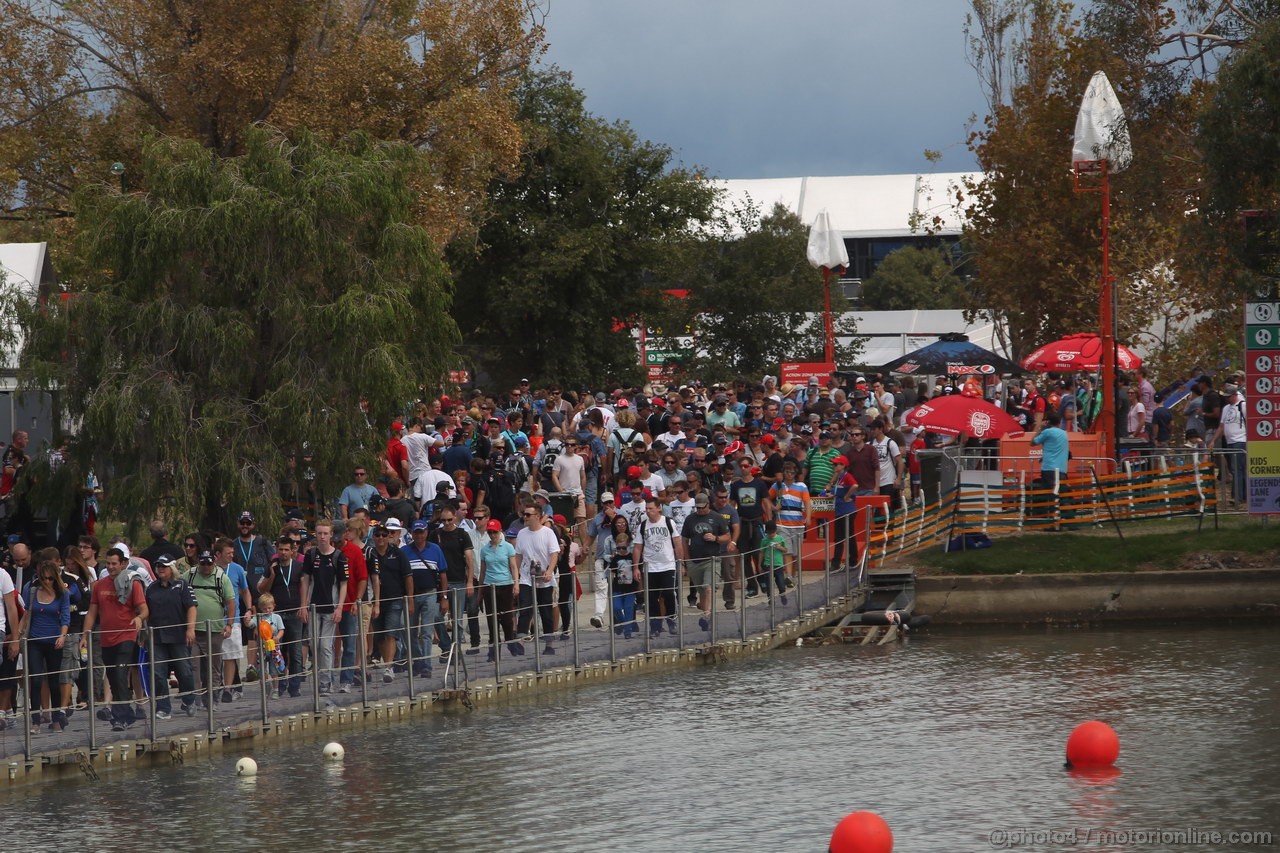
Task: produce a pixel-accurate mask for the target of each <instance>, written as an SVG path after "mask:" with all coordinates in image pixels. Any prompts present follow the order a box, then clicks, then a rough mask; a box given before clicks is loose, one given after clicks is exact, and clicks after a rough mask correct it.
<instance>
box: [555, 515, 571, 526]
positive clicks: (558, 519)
mask: <svg viewBox="0 0 1280 853" xmlns="http://www.w3.org/2000/svg"><path fill="white" fill-rule="evenodd" d="M551 520H552V521H554V522H555V523H556V524H558V525H560V526H561V527H564V526H565V525H566V524H568V523H569V519H567V518H565V517H564V516H563V515H561V514H560V513H558V512H557V513H556V514H555V515H553V516H551Z"/></svg>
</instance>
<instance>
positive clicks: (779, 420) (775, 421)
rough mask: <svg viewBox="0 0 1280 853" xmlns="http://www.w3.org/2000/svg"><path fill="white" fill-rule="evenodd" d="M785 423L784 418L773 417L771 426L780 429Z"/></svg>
mask: <svg viewBox="0 0 1280 853" xmlns="http://www.w3.org/2000/svg"><path fill="white" fill-rule="evenodd" d="M786 425H787V421H786V418H774V419H773V428H774V429H775V430H779V429H782V428H783V427H784V426H786Z"/></svg>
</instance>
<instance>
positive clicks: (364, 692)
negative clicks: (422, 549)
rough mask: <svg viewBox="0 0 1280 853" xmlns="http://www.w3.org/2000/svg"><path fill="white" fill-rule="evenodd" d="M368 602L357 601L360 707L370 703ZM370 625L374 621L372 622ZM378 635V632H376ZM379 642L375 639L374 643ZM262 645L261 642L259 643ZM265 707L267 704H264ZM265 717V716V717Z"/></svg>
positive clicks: (375, 634)
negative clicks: (366, 633) (366, 626)
mask: <svg viewBox="0 0 1280 853" xmlns="http://www.w3.org/2000/svg"><path fill="white" fill-rule="evenodd" d="M366 603H368V602H364V601H358V602H356V636H357V637H358V638H359V645H357V646H356V654H357V655H359V657H360V707H361V708H366V707H368V705H369V638H368V637H366V636H365V633H364V613H363V612H362V611H363V609H364V605H365V604H366ZM369 624H370V627H372V625H373V623H372V622H370V623H369ZM374 636H375V637H376V636H377V632H374ZM377 644H378V643H377V641H376V640H375V641H374V645H375V646H376V645H377ZM259 645H261V644H259ZM263 707H265V705H264V706H263ZM264 719H265V718H264Z"/></svg>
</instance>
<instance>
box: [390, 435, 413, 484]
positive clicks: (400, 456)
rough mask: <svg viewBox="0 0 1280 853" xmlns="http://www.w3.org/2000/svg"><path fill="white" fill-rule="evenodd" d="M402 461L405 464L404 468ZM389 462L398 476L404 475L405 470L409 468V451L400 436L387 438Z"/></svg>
mask: <svg viewBox="0 0 1280 853" xmlns="http://www.w3.org/2000/svg"><path fill="white" fill-rule="evenodd" d="M401 463H403V464H404V467H403V468H402V467H401ZM387 464H388V465H390V466H391V470H392V471H394V472H395V475H396V476H397V477H403V476H404V472H405V471H407V470H408V468H409V451H408V450H406V449H405V447H404V443H403V442H402V441H400V439H399V438H389V439H387Z"/></svg>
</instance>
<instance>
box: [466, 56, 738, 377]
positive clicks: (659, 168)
mask: <svg viewBox="0 0 1280 853" xmlns="http://www.w3.org/2000/svg"><path fill="white" fill-rule="evenodd" d="M517 96H518V100H519V104H520V109H519V116H520V119H521V120H522V121H523V122H524V128H525V132H526V134H527V135H528V137H529V140H530V147H529V150H528V152H527V153H526V155H525V159H524V163H523V167H522V169H521V171H520V174H519V176H518V177H516V178H515V179H513V180H502V179H498V180H495V181H494V182H493V183H492V184H491V185H490V209H489V211H488V213H489V217H488V220H487V222H486V223H485V225H484V226H483V227H482V228H481V229H480V231H479V235H478V241H477V242H476V243H475V244H474V245H469V246H463V245H455V246H454V247H453V248H452V251H451V260H452V261H453V264H454V267H455V269H456V270H457V275H458V293H459V298H458V300H457V302H456V304H455V316H456V317H457V321H458V326H459V328H460V329H461V330H462V337H463V341H464V346H463V352H464V354H465V355H466V356H467V357H468V359H470V360H471V361H472V362H474V363H475V364H477V365H479V366H480V367H482V368H483V369H484V370H485V371H486V372H487V373H489V374H490V375H491V376H494V377H495V378H497V379H498V380H499V381H503V382H505V381H510V380H513V379H516V378H519V377H521V376H529V377H531V378H533V379H535V380H556V381H559V382H561V383H568V384H574V385H577V384H583V383H585V384H596V383H599V382H600V381H602V380H604V379H605V378H606V377H608V378H614V379H624V380H630V381H634V380H636V379H638V378H639V371H640V367H639V364H638V357H637V350H636V342H635V339H634V337H633V336H632V332H631V330H630V329H629V328H615V321H626V322H629V323H630V322H636V321H638V320H639V318H641V317H644V318H647V319H648V320H649V321H650V322H653V321H654V320H655V319H659V318H661V317H664V316H665V315H666V311H665V309H664V308H663V304H664V300H663V298H662V295H661V288H660V287H658V286H657V285H656V284H655V283H654V276H653V271H654V270H656V269H659V268H661V267H662V266H663V265H664V264H665V263H666V256H667V253H668V247H669V246H671V245H672V244H673V243H675V242H677V241H679V240H681V239H683V237H684V235H685V234H686V233H687V232H688V229H689V228H690V227H692V226H694V225H696V224H697V223H699V222H703V221H705V220H707V219H708V218H709V217H710V215H711V208H712V203H713V200H714V197H715V191H714V189H713V188H712V186H711V185H710V184H708V183H707V182H706V181H703V180H700V177H699V175H698V174H696V173H695V172H692V171H689V170H687V169H684V168H680V167H678V166H675V165H673V163H672V152H671V149H669V148H667V147H666V146H663V145H657V144H654V143H651V142H645V141H643V140H641V139H639V138H637V137H636V134H635V132H634V131H632V129H631V128H630V127H629V126H628V125H627V124H625V123H623V122H616V123H610V122H606V121H604V120H603V119H600V118H599V117H597V116H594V115H592V114H591V113H589V112H588V111H587V110H586V108H585V106H584V104H583V94H582V92H581V91H580V90H578V89H577V88H576V87H574V85H573V83H572V79H571V77H570V75H569V74H568V73H566V72H563V71H560V70H556V69H553V70H550V71H545V72H538V73H534V74H530V75H529V76H528V77H527V78H526V79H525V81H524V83H523V84H522V85H521V86H520V87H519V89H518V91H517Z"/></svg>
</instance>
